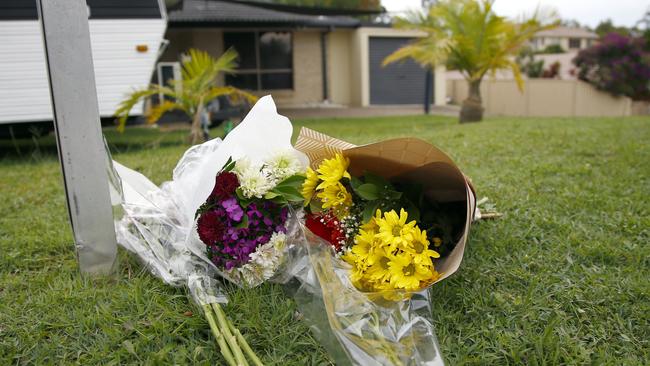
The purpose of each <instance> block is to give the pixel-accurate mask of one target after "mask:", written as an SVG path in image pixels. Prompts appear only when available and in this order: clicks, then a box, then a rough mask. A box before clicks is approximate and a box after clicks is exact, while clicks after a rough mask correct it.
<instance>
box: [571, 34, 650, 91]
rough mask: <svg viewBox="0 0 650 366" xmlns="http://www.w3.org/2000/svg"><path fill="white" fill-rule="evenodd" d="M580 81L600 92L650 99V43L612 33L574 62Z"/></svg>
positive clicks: (643, 39)
mask: <svg viewBox="0 0 650 366" xmlns="http://www.w3.org/2000/svg"><path fill="white" fill-rule="evenodd" d="M573 63H574V64H575V65H576V68H577V74H578V78H579V79H580V80H584V81H586V82H588V83H590V84H592V85H593V86H595V87H596V88H598V89H600V90H604V91H606V92H609V93H611V94H613V95H617V96H621V95H624V96H628V97H630V98H632V99H633V100H650V41H648V40H647V39H646V38H644V37H630V36H624V35H620V34H617V33H610V34H608V35H606V36H605V37H603V38H601V40H600V41H599V42H598V43H597V44H595V45H594V46H592V47H589V48H587V49H584V50H582V51H580V53H578V55H577V56H576V58H574V59H573Z"/></svg>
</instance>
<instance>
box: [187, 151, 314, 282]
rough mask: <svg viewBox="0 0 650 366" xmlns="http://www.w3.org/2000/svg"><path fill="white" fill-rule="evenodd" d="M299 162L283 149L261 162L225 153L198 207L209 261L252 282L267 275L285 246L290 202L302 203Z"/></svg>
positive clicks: (199, 228)
mask: <svg viewBox="0 0 650 366" xmlns="http://www.w3.org/2000/svg"><path fill="white" fill-rule="evenodd" d="M302 171H303V168H302V165H301V163H300V162H299V161H298V160H297V159H296V158H295V157H294V156H293V155H292V154H291V153H281V154H278V155H277V156H274V157H272V158H271V159H270V160H268V161H266V162H263V163H262V164H253V163H252V162H250V161H249V160H248V159H240V160H237V161H233V160H232V159H229V160H228V162H227V163H226V165H225V166H224V168H223V169H222V170H221V171H219V172H218V173H217V176H216V179H215V184H214V188H213V189H212V193H211V194H210V196H209V197H208V198H207V200H206V201H205V203H204V204H203V205H201V207H200V208H199V209H198V210H197V213H196V216H197V217H198V219H197V224H196V230H197V233H198V236H199V238H200V239H201V241H202V242H203V243H204V244H205V245H206V252H207V255H208V257H209V258H210V260H211V261H212V263H214V264H215V265H216V266H217V267H218V268H219V269H221V270H222V271H224V272H225V273H226V274H227V275H228V276H229V277H230V278H231V279H233V280H235V281H237V282H240V283H242V284H245V285H248V286H256V285H259V284H260V283H262V282H264V281H266V280H268V279H269V278H271V277H272V276H273V275H274V274H275V272H276V271H277V269H278V267H279V266H280V264H281V262H282V258H283V253H284V250H285V247H286V235H287V219H288V217H289V211H290V207H291V206H292V205H298V206H299V205H300V203H301V202H302V196H301V195H300V187H301V185H302V183H303V181H304V179H305V178H304V175H303V174H301V173H302Z"/></svg>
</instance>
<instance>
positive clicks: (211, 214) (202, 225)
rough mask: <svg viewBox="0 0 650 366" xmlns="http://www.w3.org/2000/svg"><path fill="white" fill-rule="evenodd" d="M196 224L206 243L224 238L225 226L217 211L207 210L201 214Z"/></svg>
mask: <svg viewBox="0 0 650 366" xmlns="http://www.w3.org/2000/svg"><path fill="white" fill-rule="evenodd" d="M196 226H197V231H198V233H199V238H201V241H202V242H203V243H205V245H213V244H214V243H215V242H218V241H221V240H222V238H223V233H224V231H225V227H224V224H223V221H221V216H219V214H218V213H217V212H216V211H206V212H204V213H203V214H201V216H200V217H199V220H198V222H197V224H196Z"/></svg>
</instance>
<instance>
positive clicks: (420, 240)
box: [404, 226, 440, 266]
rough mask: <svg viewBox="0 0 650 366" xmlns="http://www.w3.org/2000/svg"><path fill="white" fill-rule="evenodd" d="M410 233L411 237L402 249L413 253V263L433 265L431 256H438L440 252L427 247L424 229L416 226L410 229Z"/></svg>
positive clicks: (427, 242)
mask: <svg viewBox="0 0 650 366" xmlns="http://www.w3.org/2000/svg"><path fill="white" fill-rule="evenodd" d="M411 235H412V239H411V241H410V243H409V245H408V246H407V247H406V248H404V250H405V251H407V252H409V253H410V254H411V255H413V262H414V263H415V264H420V265H426V266H433V262H432V261H431V258H440V254H438V252H436V251H435V250H431V249H429V240H427V232H426V230H420V228H419V227H417V226H416V227H414V228H413V230H412V231H411Z"/></svg>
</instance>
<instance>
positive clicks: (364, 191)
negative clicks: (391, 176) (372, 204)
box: [354, 183, 380, 201]
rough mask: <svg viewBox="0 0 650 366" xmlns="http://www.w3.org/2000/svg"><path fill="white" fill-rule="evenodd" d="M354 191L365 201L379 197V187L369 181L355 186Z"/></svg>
mask: <svg viewBox="0 0 650 366" xmlns="http://www.w3.org/2000/svg"><path fill="white" fill-rule="evenodd" d="M354 191H355V192H356V194H358V195H359V197H361V198H363V199H364V200H366V201H372V200H376V199H379V197H380V195H379V192H380V190H379V187H377V186H376V185H374V184H371V183H364V184H362V185H360V186H359V187H357V188H356V189H355V190H354Z"/></svg>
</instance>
